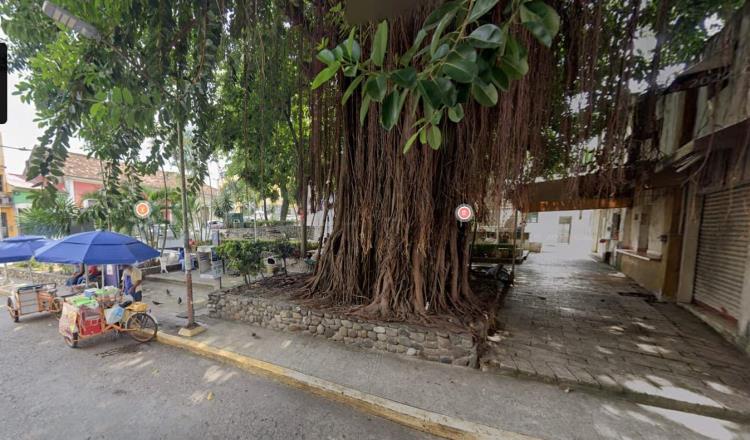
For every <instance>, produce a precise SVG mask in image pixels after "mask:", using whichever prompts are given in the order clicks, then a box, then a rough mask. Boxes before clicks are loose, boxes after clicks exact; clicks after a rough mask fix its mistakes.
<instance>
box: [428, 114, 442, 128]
mask: <svg viewBox="0 0 750 440" xmlns="http://www.w3.org/2000/svg"><path fill="white" fill-rule="evenodd" d="M442 120H443V110H438V111H436V112H433V113H432V115H431V116H430V123H431V124H432V125H440V121H442Z"/></svg>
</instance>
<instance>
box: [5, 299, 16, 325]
mask: <svg viewBox="0 0 750 440" xmlns="http://www.w3.org/2000/svg"><path fill="white" fill-rule="evenodd" d="M5 307H7V308H8V314H9V315H10V319H12V320H13V322H18V311H17V310H16V309H14V308H13V300H12V299H10V298H8V302H7V303H6V304H5Z"/></svg>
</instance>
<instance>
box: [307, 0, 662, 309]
mask: <svg viewBox="0 0 750 440" xmlns="http://www.w3.org/2000/svg"><path fill="white" fill-rule="evenodd" d="M656 3H657V4H654V3H650V4H647V5H646V7H644V6H643V5H642V2H641V1H640V0H626V1H606V0H600V1H579V0H572V1H566V0H551V1H546V2H544V1H529V0H510V1H498V0H458V1H450V2H432V3H430V2H427V4H426V5H423V6H421V7H419V6H417V7H412V8H411V9H410V10H408V11H407V12H406V13H402V14H400V15H398V16H397V17H390V18H387V19H386V20H383V21H380V22H378V20H373V21H372V22H369V23H365V24H362V25H359V26H354V27H351V26H349V25H347V24H346V22H345V21H344V22H343V23H342V19H341V13H340V9H339V8H338V7H333V8H331V9H326V8H325V7H323V6H319V7H318V9H317V10H316V14H317V19H318V23H328V27H327V28H325V29H324V30H323V31H321V34H319V35H317V37H318V38H322V42H321V44H320V46H319V49H320V52H319V53H318V56H317V62H316V63H317V64H316V69H314V70H315V72H316V73H317V76H316V77H315V78H314V80H313V81H312V87H313V88H314V89H315V90H316V92H315V94H314V96H313V98H312V102H311V109H312V120H313V127H312V136H311V146H310V148H311V157H312V161H313V169H312V173H311V176H312V178H311V180H310V183H311V185H312V188H313V191H312V193H313V194H314V195H315V197H316V199H317V202H316V206H319V207H321V208H322V209H324V210H327V209H334V211H335V217H334V224H333V229H332V233H331V234H330V236H329V237H328V238H327V239H326V246H325V248H324V251H323V252H322V255H321V257H320V260H319V263H318V265H317V268H316V271H315V274H314V276H313V278H312V280H311V281H310V282H309V284H308V288H309V289H310V290H309V292H308V295H309V296H311V297H315V298H318V299H321V300H324V301H327V302H328V303H330V304H335V305H346V306H353V307H354V308H355V310H356V311H357V313H360V314H363V315H367V316H372V317H377V318H382V319H405V318H407V319H413V318H416V319H427V320H429V319H430V317H431V316H435V315H451V316H458V317H464V318H467V317H471V316H476V315H477V312H481V311H482V308H481V301H479V300H478V298H477V297H476V295H475V293H474V292H473V291H472V286H471V284H470V275H469V267H470V247H471V241H472V230H471V228H470V227H468V226H466V225H464V224H461V223H459V222H457V221H456V219H455V217H454V210H455V208H456V206H457V205H459V204H462V203H469V204H471V205H473V206H474V207H475V210H476V212H477V215H478V218H479V219H480V220H482V219H486V216H487V213H488V211H489V210H488V204H489V203H497V202H499V201H500V200H511V201H514V202H515V203H519V202H520V201H521V200H522V199H523V197H524V190H523V188H524V185H525V184H527V183H529V182H531V181H533V180H534V179H535V178H538V177H540V176H550V175H557V176H562V175H567V176H576V175H582V174H595V175H596V176H597V179H588V181H589V182H592V181H593V182H595V186H597V188H596V189H597V190H599V191H601V192H602V193H603V194H606V193H607V192H609V191H612V190H613V189H615V188H616V186H617V185H618V183H620V182H622V180H623V179H625V178H626V177H627V173H626V170H627V167H626V166H625V165H627V161H628V154H627V152H628V148H629V139H628V138H627V129H628V106H629V105H630V103H631V97H632V93H631V91H630V82H631V80H632V79H633V78H634V75H635V76H638V78H643V77H644V76H645V77H648V72H649V68H650V69H652V70H654V71H656V70H658V68H659V65H658V63H652V65H651V66H648V65H646V66H644V65H643V63H638V62H636V61H638V59H639V58H638V57H637V56H636V54H635V51H636V50H637V48H635V47H634V41H635V40H636V38H637V37H638V35H637V34H638V33H639V32H641V33H642V32H643V24H642V23H643V22H644V21H649V22H650V23H658V24H661V25H663V23H664V22H665V20H667V19H668V15H669V13H670V11H672V9H671V8H670V7H662V8H657V6H658V2H656ZM662 6H663V5H662ZM659 11H661V12H659ZM665 11H666V12H665ZM646 15H647V16H649V17H646V18H644V16H646ZM381 18H382V17H381ZM646 19H648V20H646ZM639 23H641V25H640V27H639ZM654 27H655V26H653V25H652V26H651V28H652V29H653V28H654ZM664 27H665V26H659V28H660V29H661V30H663V29H664ZM641 36H642V35H641ZM658 36H659V39H658V41H659V43H658V44H657V49H656V50H657V51H658V50H660V47H661V43H662V42H663V39H664V37H665V35H664V34H663V33H661V34H659V35H658ZM337 43H338V44H337ZM644 72H645V73H644ZM636 74H638V75H636ZM571 190H572V191H573V193H575V190H576V188H571ZM589 190H590V189H589ZM331 201H332V203H329V202H331ZM329 204H330V205H331V206H330V207H329Z"/></svg>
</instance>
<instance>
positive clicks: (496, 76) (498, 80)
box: [492, 66, 510, 91]
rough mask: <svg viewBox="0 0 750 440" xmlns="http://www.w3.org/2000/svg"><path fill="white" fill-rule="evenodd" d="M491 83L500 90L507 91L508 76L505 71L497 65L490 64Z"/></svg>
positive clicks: (508, 85)
mask: <svg viewBox="0 0 750 440" xmlns="http://www.w3.org/2000/svg"><path fill="white" fill-rule="evenodd" d="M492 83H493V84H495V85H496V86H497V88H499V89H500V90H502V91H507V90H508V87H510V78H508V75H507V74H506V73H505V71H504V70H503V69H501V68H499V67H497V66H492Z"/></svg>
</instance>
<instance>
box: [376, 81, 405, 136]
mask: <svg viewBox="0 0 750 440" xmlns="http://www.w3.org/2000/svg"><path fill="white" fill-rule="evenodd" d="M402 102H403V101H401V96H400V94H399V93H398V90H394V91H392V92H391V93H389V94H388V96H386V98H385V101H383V107H382V108H381V109H380V125H381V126H383V128H385V129H386V130H388V131H390V130H391V129H392V128H393V127H394V126H395V125H396V122H398V117H399V116H400V115H401V103H402Z"/></svg>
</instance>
